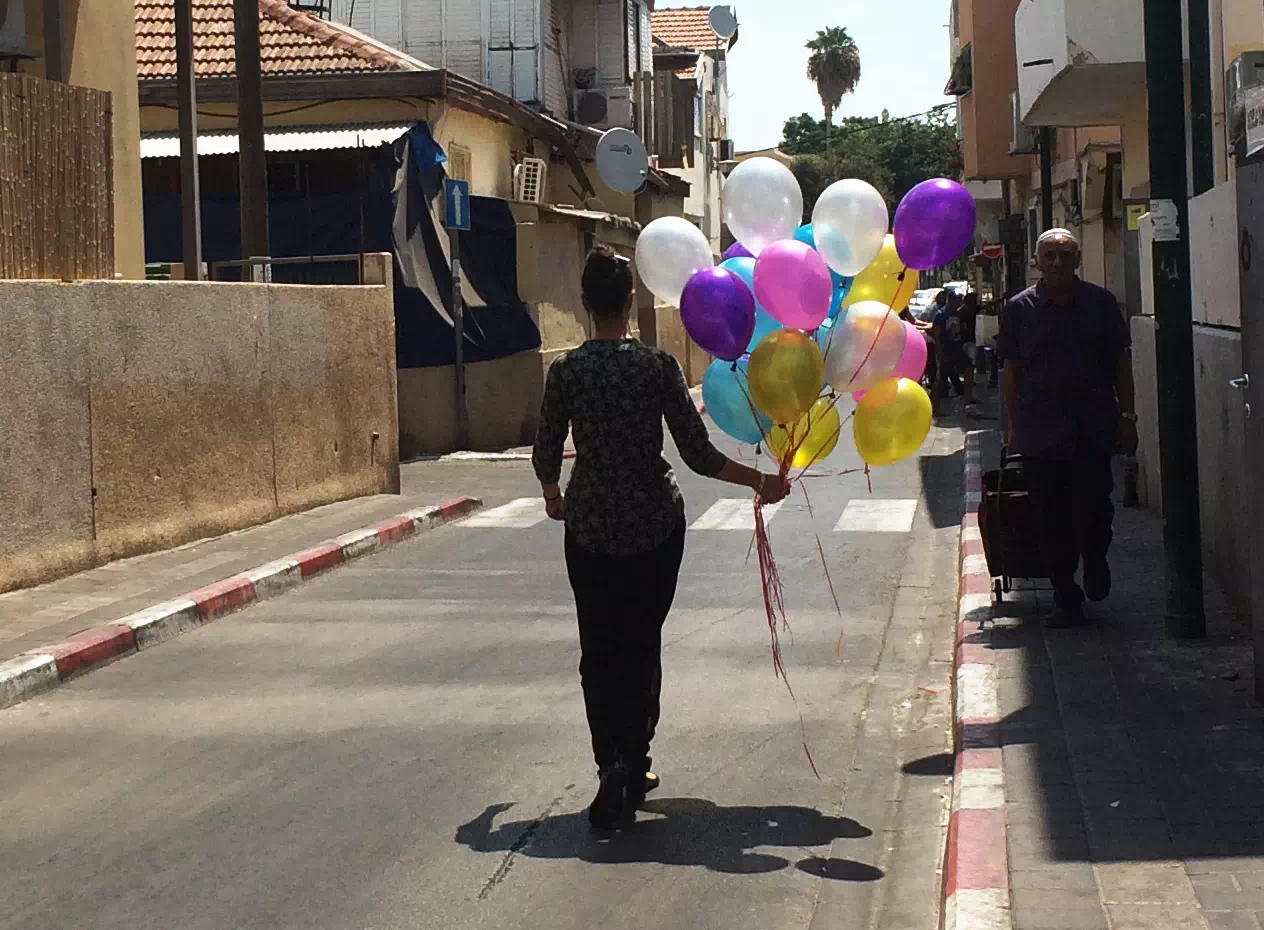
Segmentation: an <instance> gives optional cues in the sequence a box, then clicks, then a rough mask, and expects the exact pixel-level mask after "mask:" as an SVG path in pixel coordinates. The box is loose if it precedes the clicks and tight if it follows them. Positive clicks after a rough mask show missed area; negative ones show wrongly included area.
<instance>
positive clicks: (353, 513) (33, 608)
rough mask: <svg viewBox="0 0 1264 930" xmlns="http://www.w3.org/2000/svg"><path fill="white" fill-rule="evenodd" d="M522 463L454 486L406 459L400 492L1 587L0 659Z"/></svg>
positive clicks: (489, 469) (456, 492) (480, 470)
mask: <svg viewBox="0 0 1264 930" xmlns="http://www.w3.org/2000/svg"><path fill="white" fill-rule="evenodd" d="M522 467H523V466H521V465H514V464H506V465H499V466H498V465H484V464H479V465H473V464H471V465H467V466H464V467H463V469H462V472H461V474H469V475H470V479H469V480H468V481H465V482H462V483H461V484H462V485H463V486H461V487H458V486H456V485H454V484H452V483H451V482H450V481H436V480H435V479H436V475H437V473H436V472H435V470H434V469H433V468H429V467H428V466H427V465H426V464H425V463H419V464H413V465H404V466H403V467H402V469H401V484H402V490H403V493H401V494H399V495H395V494H377V495H373V496H371V497H361V498H357V499H355V500H349V501H342V502H340V503H337V504H329V505H327V506H324V507H318V508H316V509H314V510H309V511H307V512H305V513H298V514H293V515H291V516H288V517H282V518H281V519H279V520H274V521H272V522H271V523H265V524H261V525H260V526H255V527H250V528H247V529H244V530H239V531H237V532H235V533H228V534H226V535H223V536H215V537H211V538H208V539H200V540H196V541H194V542H191V543H188V544H186V545H183V546H179V547H177V548H175V549H168V550H164V551H161V552H154V553H150V554H148V555H142V556H137V557H136V558H131V559H123V560H120V561H117V562H110V563H108V564H106V565H102V566H100V567H98V568H94V569H90V570H88V571H84V572H79V573H78V574H75V575H69V576H67V577H65V578H61V579H58V580H57V581H53V582H50V583H48V584H44V585H40V586H38V587H35V588H25V589H22V590H18V591H9V592H7V593H4V594H0V662H3V661H4V660H5V659H8V658H9V657H10V656H14V655H17V654H19V653H22V652H25V651H26V650H29V649H36V648H39V647H41V646H44V645H46V644H48V643H54V642H58V641H59V640H62V639H64V638H65V637H67V636H69V635H70V634H72V633H76V632H78V631H79V630H83V629H86V628H88V627H92V626H97V625H99V624H102V623H108V622H109V621H111V620H117V619H119V618H120V617H124V616H126V615H128V614H130V613H133V612H134V611H137V610H143V609H145V608H148V607H150V606H152V605H153V604H156V603H158V602H161V601H165V600H169V599H171V598H176V597H181V596H183V595H184V594H186V593H187V592H189V591H191V590H194V589H196V588H200V587H202V586H203V585H207V584H211V583H213V582H217V581H219V580H221V579H223V578H227V577H229V576H231V575H235V574H238V573H239V572H243V571H248V570H250V569H253V568H255V567H256V566H259V565H261V564H263V563H265V562H269V561H272V560H273V559H280V558H284V557H286V556H288V555H290V554H292V553H293V552H296V551H298V550H301V549H304V548H307V547H309V546H314V545H316V544H317V543H320V542H322V541H324V540H327V539H330V538H333V537H335V536H340V535H342V534H344V533H349V532H352V531H355V530H358V529H360V528H361V527H364V526H367V525H369V524H372V523H376V522H378V521H381V520H385V519H388V518H390V517H393V516H395V515H397V514H400V513H403V512H404V511H408V510H412V509H415V508H418V507H423V506H427V505H431V504H437V503H439V502H441V501H443V500H446V499H448V498H451V497H456V496H460V495H461V494H463V493H467V492H470V493H472V492H471V489H477V488H479V487H485V486H486V485H487V476H488V475H489V474H494V473H495V472H496V471H499V470H502V469H505V468H513V469H521V468H522ZM466 469H476V470H477V471H466ZM443 474H445V475H451V474H452V472H451V470H448V471H446V472H444V473H443ZM476 474H477V475H478V476H479V477H475V475H476ZM493 483H494V482H493ZM494 496H495V495H494V494H493V497H494Z"/></svg>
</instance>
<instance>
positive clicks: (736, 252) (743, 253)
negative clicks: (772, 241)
mask: <svg viewBox="0 0 1264 930" xmlns="http://www.w3.org/2000/svg"><path fill="white" fill-rule="evenodd" d="M754 257H755V256H754V255H752V254H751V250H750V249H748V248H746V246H744V245H742V244H741V243H740V242H734V243H733V244H732V245H731V246H729V247H728V248H727V249H725V250H724V258H723V259H722V261H726V262H727V261H728V260H729V259H730V258H754Z"/></svg>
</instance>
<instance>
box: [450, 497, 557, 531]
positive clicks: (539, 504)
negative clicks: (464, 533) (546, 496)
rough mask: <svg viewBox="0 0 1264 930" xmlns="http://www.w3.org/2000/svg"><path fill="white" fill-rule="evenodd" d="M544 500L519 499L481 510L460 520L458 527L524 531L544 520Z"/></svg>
mask: <svg viewBox="0 0 1264 930" xmlns="http://www.w3.org/2000/svg"><path fill="white" fill-rule="evenodd" d="M546 516H547V515H546V514H545V512H544V500H543V498H539V497H520V498H518V499H517V500H515V501H510V502H509V503H508V504H501V505H500V506H499V507H493V508H492V509H491V510H483V511H480V512H478V513H475V514H474V515H473V516H471V517H467V518H466V519H464V520H462V521H461V522H460V523H459V524H457V525H458V526H465V527H484V528H485V527H498V528H500V529H515V530H525V529H527V528H528V527H532V526H535V525H536V524H537V523H540V522H541V521H543V520H544V519H545V518H546Z"/></svg>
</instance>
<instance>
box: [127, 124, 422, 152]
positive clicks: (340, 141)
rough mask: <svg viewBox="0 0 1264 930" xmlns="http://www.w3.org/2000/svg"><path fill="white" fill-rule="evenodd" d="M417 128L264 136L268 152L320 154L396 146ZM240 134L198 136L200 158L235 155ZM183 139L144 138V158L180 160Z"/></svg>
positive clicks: (308, 130)
mask: <svg viewBox="0 0 1264 930" xmlns="http://www.w3.org/2000/svg"><path fill="white" fill-rule="evenodd" d="M412 126H413V124H412V123H391V124H387V125H383V124H376V125H372V126H341V127H338V128H330V127H328V126H324V127H307V126H295V127H293V128H287V129H279V130H270V131H268V132H266V133H264V136H263V148H264V151H266V152H316V151H323V150H328V149H354V148H359V147H360V146H364V147H365V148H376V147H377V146H379V145H383V144H385V143H387V142H394V141H395V140H396V139H398V138H399V137H400V136H402V135H403V134H404V133H406V132H408V130H409V129H411V128H412ZM237 141H238V140H237V132H236V130H224V131H219V132H202V133H198V145H197V149H198V154H199V155H235V154H236V153H237ZM179 155H180V135H179V133H175V132H147V133H144V134H143V135H142V136H141V140H140V157H141V158H178V157H179Z"/></svg>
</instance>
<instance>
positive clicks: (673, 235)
mask: <svg viewBox="0 0 1264 930" xmlns="http://www.w3.org/2000/svg"><path fill="white" fill-rule="evenodd" d="M713 264H715V257H714V256H713V255H712V254H711V243H710V242H708V241H707V237H706V236H704V235H703V234H702V230H700V229H699V228H698V227H697V226H695V225H693V223H690V222H689V221H688V220H686V219H683V218H682V217H679V216H664V217H662V218H660V219H657V220H654V222H652V223H650V224H649V225H648V226H646V227H645V228H644V229H643V230H641V235H640V237H639V238H638V239H637V240H636V270H637V271H639V272H640V273H641V280H642V281H644V282H645V286H646V287H648V288H649V289H650V290H651V291H653V292H654V295H655V296H656V297H658V298H659V299H661V300H664V301H666V302H667V303H669V304H671V305H672V306H673V307H679V306H680V295H681V292H683V291H684V289H685V285H686V284H688V283H689V279H690V278H691V277H693V273H694V272H695V271H698V270H699V269H700V268H710V267H711V266H712V265H713Z"/></svg>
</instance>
